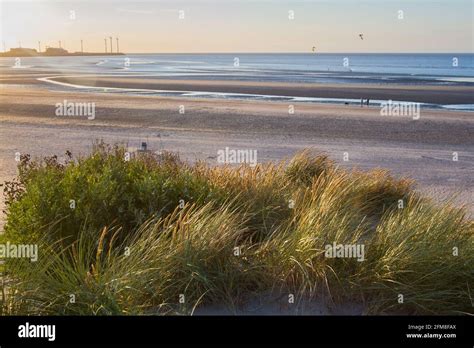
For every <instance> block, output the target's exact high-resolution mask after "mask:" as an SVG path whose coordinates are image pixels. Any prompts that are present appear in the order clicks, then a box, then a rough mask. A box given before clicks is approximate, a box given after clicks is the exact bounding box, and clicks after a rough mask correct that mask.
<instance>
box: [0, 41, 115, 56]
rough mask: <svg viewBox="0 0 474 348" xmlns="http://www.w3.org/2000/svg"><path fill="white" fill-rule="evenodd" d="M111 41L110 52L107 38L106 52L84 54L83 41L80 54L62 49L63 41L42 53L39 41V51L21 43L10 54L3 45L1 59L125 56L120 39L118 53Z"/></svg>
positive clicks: (47, 47) (48, 47)
mask: <svg viewBox="0 0 474 348" xmlns="http://www.w3.org/2000/svg"><path fill="white" fill-rule="evenodd" d="M108 39H109V40H110V51H109V50H108V47H107V38H105V51H104V52H84V42H83V40H81V51H80V52H77V51H76V52H72V53H70V52H68V51H67V50H66V49H64V48H63V47H62V44H61V41H59V42H58V47H50V46H46V49H45V50H44V51H41V41H38V50H36V49H34V48H23V47H21V43H20V44H19V47H15V48H11V49H10V50H9V51H8V52H7V51H6V48H5V43H3V51H4V52H2V53H0V57H59V56H60V57H62V56H104V55H107V56H115V55H124V53H121V52H120V51H119V38H118V37H116V38H115V40H116V51H115V52H114V50H113V45H112V37H111V36H109V37H108Z"/></svg>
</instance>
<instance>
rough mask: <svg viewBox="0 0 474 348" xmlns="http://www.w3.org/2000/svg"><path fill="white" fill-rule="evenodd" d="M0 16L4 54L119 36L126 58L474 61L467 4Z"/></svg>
mask: <svg viewBox="0 0 474 348" xmlns="http://www.w3.org/2000/svg"><path fill="white" fill-rule="evenodd" d="M0 10H1V13H0V22H1V25H0V27H1V28H0V30H1V31H0V37H1V40H2V41H4V42H5V45H6V48H7V49H9V48H11V47H17V46H18V44H19V42H21V45H22V47H31V48H37V47H38V41H41V44H42V48H43V49H44V47H45V46H46V45H48V46H58V41H59V40H61V41H62V43H63V47H65V48H66V49H68V50H69V51H79V50H80V40H81V39H83V40H84V50H85V51H100V52H103V51H104V37H109V36H112V37H114V40H113V44H114V50H115V37H117V36H118V37H119V38H120V50H121V51H123V52H127V53H138V52H150V53H151V52H158V53H159V52H310V51H311V48H312V47H313V46H316V47H317V50H318V51H319V52H473V51H474V32H473V22H474V0H444V1H431V0H398V1H394V0H387V1H385V0H360V1H359V0H312V1H311V0H306V1H304V0H300V1H298V0H292V1H283V0H212V1H211V0H190V1H189V0H188V1H184V0H183V1H181V0H173V1H159V0H148V1H139V2H137V1H133V2H132V1H117V0H81V1H58V0H55V1H53V0H49V1H39V0H38V1H31V0H30V1H21V0H17V1H4V0H0ZM70 11H74V12H73V13H71V12H70ZM180 11H184V19H180V18H179V16H180V14H181V15H182V14H183V13H182V12H181V13H180ZM289 11H294V19H290V18H289V16H290V15H291V13H290V12H289ZM399 11H403V12H399ZM401 16H403V19H399V17H401ZM359 33H363V35H364V40H361V39H360V37H359ZM0 49H1V50H3V46H0ZM108 49H110V46H109V48H108Z"/></svg>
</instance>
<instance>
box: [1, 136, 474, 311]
mask: <svg viewBox="0 0 474 348" xmlns="http://www.w3.org/2000/svg"><path fill="white" fill-rule="evenodd" d="M124 155H125V150H124V149H123V148H121V147H120V146H116V147H110V146H106V145H104V144H98V145H97V146H96V147H95V149H94V151H93V153H92V154H91V155H90V156H87V157H84V158H80V159H77V160H72V159H71V158H69V159H68V160H67V161H66V163H59V162H58V161H57V159H56V158H49V159H43V160H37V161H33V160H31V159H29V158H28V157H24V158H23V159H22V162H21V163H20V165H19V178H18V181H17V182H16V183H10V184H8V185H7V186H6V195H7V198H8V202H7V203H8V206H7V210H8V211H7V223H6V226H5V234H4V235H3V236H2V237H1V242H2V243H5V242H6V241H9V242H10V243H37V244H38V245H39V253H40V257H39V259H38V261H37V262H30V261H29V260H25V259H7V260H6V262H5V265H4V268H5V270H4V271H5V272H4V280H5V283H7V284H8V285H7V291H6V292H7V294H6V295H5V296H2V299H3V300H2V313H4V314H51V315H53V314H80V315H82V314H84V315H85V314H94V315H108V314H190V313H193V311H194V310H195V309H196V308H197V307H199V306H205V305H207V304H219V305H222V306H225V307H226V308H231V309H232V308H236V307H238V306H240V305H241V304H243V303H245V301H247V300H248V299H249V298H252V297H254V296H258V295H259V294H262V293H264V292H265V291H268V290H271V289H273V290H274V289H277V290H278V291H279V292H281V293H282V294H290V293H291V294H295V296H296V297H298V298H308V299H311V298H320V297H322V296H323V297H324V298H325V299H326V300H327V301H330V302H333V303H348V302H351V303H362V304H363V305H364V307H365V308H366V312H367V313H370V314H379V313H409V314H412V313H413V314H421V313H423V314H445V313H451V314H452V313H472V312H473V311H472V308H473V307H472V304H473V299H472V289H473V286H474V282H473V279H474V275H473V271H472V269H473V268H472V266H473V265H474V247H473V246H474V244H473V242H474V223H473V221H472V220H469V219H468V218H467V217H466V216H465V212H464V210H463V209H462V208H456V207H453V206H452V205H451V204H450V203H449V202H446V203H445V204H443V205H436V204H434V203H433V202H431V201H430V200H429V199H427V198H425V197H420V196H419V194H417V193H416V192H415V191H414V190H413V188H412V183H411V182H410V181H409V180H405V179H396V178H393V177H392V176H390V174H389V173H387V172H386V171H383V170H376V171H371V172H359V171H346V170H342V169H339V168H337V166H336V165H335V164H334V163H332V162H331V161H330V160H329V159H328V158H327V157H325V156H323V155H319V156H312V155H311V154H310V153H309V152H304V153H301V154H298V155H297V156H295V157H294V158H293V159H291V160H290V161H289V162H281V163H277V164H271V163H269V164H259V165H257V166H256V167H249V166H241V167H229V166H219V167H211V166H208V165H206V164H204V163H196V164H187V163H183V162H181V161H180V160H179V159H178V158H177V157H176V156H174V155H172V154H168V153H165V154H162V155H160V156H155V155H148V154H142V155H139V156H135V157H133V158H132V159H131V160H130V161H125V160H124ZM71 200H73V201H74V204H73V205H72V206H71ZM333 243H335V244H337V245H339V244H341V245H363V246H364V255H363V256H364V257H363V261H361V260H358V259H357V258H354V257H334V258H331V257H327V255H326V253H325V251H326V248H327V246H328V245H333ZM400 295H402V296H403V302H402V303H400ZM73 300H74V301H73Z"/></svg>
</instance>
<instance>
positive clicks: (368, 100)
mask: <svg viewBox="0 0 474 348" xmlns="http://www.w3.org/2000/svg"><path fill="white" fill-rule="evenodd" d="M369 101H370V99H369V98H367V106H369Z"/></svg>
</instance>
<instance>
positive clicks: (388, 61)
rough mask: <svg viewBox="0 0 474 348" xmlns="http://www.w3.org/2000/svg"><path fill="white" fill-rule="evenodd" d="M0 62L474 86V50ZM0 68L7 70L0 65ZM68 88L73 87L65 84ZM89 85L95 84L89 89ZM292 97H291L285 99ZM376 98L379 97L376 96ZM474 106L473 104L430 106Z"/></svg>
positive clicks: (152, 73) (82, 70)
mask: <svg viewBox="0 0 474 348" xmlns="http://www.w3.org/2000/svg"><path fill="white" fill-rule="evenodd" d="M0 67H2V68H8V67H11V68H12V69H15V68H24V69H33V70H35V71H41V70H44V71H51V70H54V71H58V72H61V73H62V74H71V75H74V74H77V75H80V74H97V75H116V76H146V77H150V78H153V77H155V78H160V79H173V80H179V79H183V80H232V81H258V82H267V81H268V82H281V83H315V84H344V85H347V84H359V85H360V84H381V85H384V84H401V85H430V86H474V54H472V53H442V54H441V53H440V54H424V53H423V54H413V53H410V54H408V53H407V54H405V53H400V54H355V53H338V54H329V53H326V54H324V53H316V54H313V53H272V54H260V53H221V54H218V53H202V54H184V53H183V54H127V55H123V56H82V57H35V58H21V60H20V64H18V59H15V58H0ZM2 71H5V70H4V69H2ZM65 87H71V86H65ZM92 89H93V88H92ZM110 92H112V93H132V94H137V93H138V94H140V93H146V94H157V95H170V94H171V95H174V94H176V95H177V96H191V97H207V98H209V97H211V98H227V99H262V98H263V99H265V98H266V99H269V100H272V99H275V100H285V96H272V95H268V96H262V95H250V94H249V95H245V94H238V93H206V92H195V93H194V92H193V91H187V92H186V93H184V92H182V91H175V92H173V91H141V90H134V89H126V88H120V89H114V90H110ZM286 99H288V100H294V99H295V98H294V97H288V98H286ZM300 99H301V100H299V101H303V102H304V101H308V102H323V103H324V102H327V103H358V102H360V100H351V99H334V98H300ZM374 102H377V101H374ZM431 106H434V107H443V108H449V109H455V110H472V111H474V95H473V101H472V103H471V104H460V105H431Z"/></svg>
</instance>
